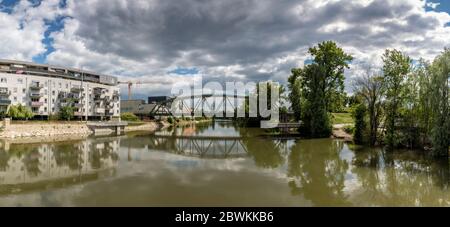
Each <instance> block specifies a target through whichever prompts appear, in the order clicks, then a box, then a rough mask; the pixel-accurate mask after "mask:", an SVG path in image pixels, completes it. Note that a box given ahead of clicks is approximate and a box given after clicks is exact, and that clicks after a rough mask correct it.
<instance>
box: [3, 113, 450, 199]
mask: <svg viewBox="0 0 450 227" xmlns="http://www.w3.org/2000/svg"><path fill="white" fill-rule="evenodd" d="M262 134H263V132H262V131H260V130H258V129H245V128H239V127H237V126H234V125H233V124H232V123H230V122H216V123H212V124H205V125H197V126H191V127H184V128H176V129H169V130H164V131H161V132H157V133H155V134H146V133H133V134H127V135H125V136H120V137H90V138H87V139H81V140H74V141H68V142H54V143H37V144H15V143H14V142H5V141H3V142H1V143H0V144H1V147H0V206H239V207H253V206H257V207H261V206H277V207H298V206H301V207H304V206H450V188H449V183H450V170H449V161H448V160H444V161H439V162H438V161H434V160H431V159H428V158H426V156H425V155H423V154H421V153H420V152H417V151H406V150H402V151H400V150H399V151H395V152H391V153H387V152H385V151H384V150H383V149H381V148H361V147H354V146H352V145H348V144H346V143H344V142H343V141H339V140H333V139H317V140H305V139H278V138H268V137H264V136H262Z"/></svg>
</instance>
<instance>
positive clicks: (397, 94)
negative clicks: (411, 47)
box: [383, 49, 412, 149]
mask: <svg viewBox="0 0 450 227" xmlns="http://www.w3.org/2000/svg"><path fill="white" fill-rule="evenodd" d="M411 62H412V61H411V58H409V56H407V55H405V54H403V53H402V52H400V51H398V50H395V49H394V50H386V52H385V53H384V55H383V63H384V65H383V73H384V85H385V87H386V104H387V106H386V111H385V112H386V121H385V126H386V145H387V146H388V148H389V149H392V148H394V147H395V146H397V145H398V143H399V139H398V135H397V134H396V124H397V119H398V117H399V114H400V107H401V105H402V98H403V97H402V94H403V89H404V80H405V77H406V76H407V74H408V73H409V72H410V70H411Z"/></svg>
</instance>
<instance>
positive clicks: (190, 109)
mask: <svg viewBox="0 0 450 227" xmlns="http://www.w3.org/2000/svg"><path fill="white" fill-rule="evenodd" d="M248 97H249V96H245V95H236V94H235V95H226V94H206V95H205V94H203V95H191V96H178V97H175V98H170V99H168V100H166V101H163V102H159V103H157V106H156V107H155V108H154V109H153V110H152V112H151V113H150V115H152V116H172V115H175V114H177V115H184V116H205V115H207V116H213V115H215V116H216V117H219V118H227V117H229V118H233V117H235V116H236V112H237V110H238V107H239V103H240V102H239V100H242V101H241V103H243V101H244V100H246V99H248ZM173 104H175V105H173ZM172 106H174V107H176V108H175V109H172Z"/></svg>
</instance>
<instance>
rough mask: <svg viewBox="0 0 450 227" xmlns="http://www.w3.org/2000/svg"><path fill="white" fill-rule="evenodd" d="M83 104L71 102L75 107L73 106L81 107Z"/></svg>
mask: <svg viewBox="0 0 450 227" xmlns="http://www.w3.org/2000/svg"><path fill="white" fill-rule="evenodd" d="M83 106H84V105H83V104H82V103H75V104H73V107H75V108H83Z"/></svg>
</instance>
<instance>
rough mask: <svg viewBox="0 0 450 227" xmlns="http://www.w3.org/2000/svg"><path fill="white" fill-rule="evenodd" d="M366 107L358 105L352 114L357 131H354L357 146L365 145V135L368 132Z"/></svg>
mask: <svg viewBox="0 0 450 227" xmlns="http://www.w3.org/2000/svg"><path fill="white" fill-rule="evenodd" d="M366 111H367V109H366V106H365V105H364V104H360V105H358V106H357V107H356V108H355V110H354V112H353V113H352V117H353V119H354V121H355V130H354V134H353V136H354V141H355V143H356V144H363V143H364V134H365V131H366V120H365V115H366Z"/></svg>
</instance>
